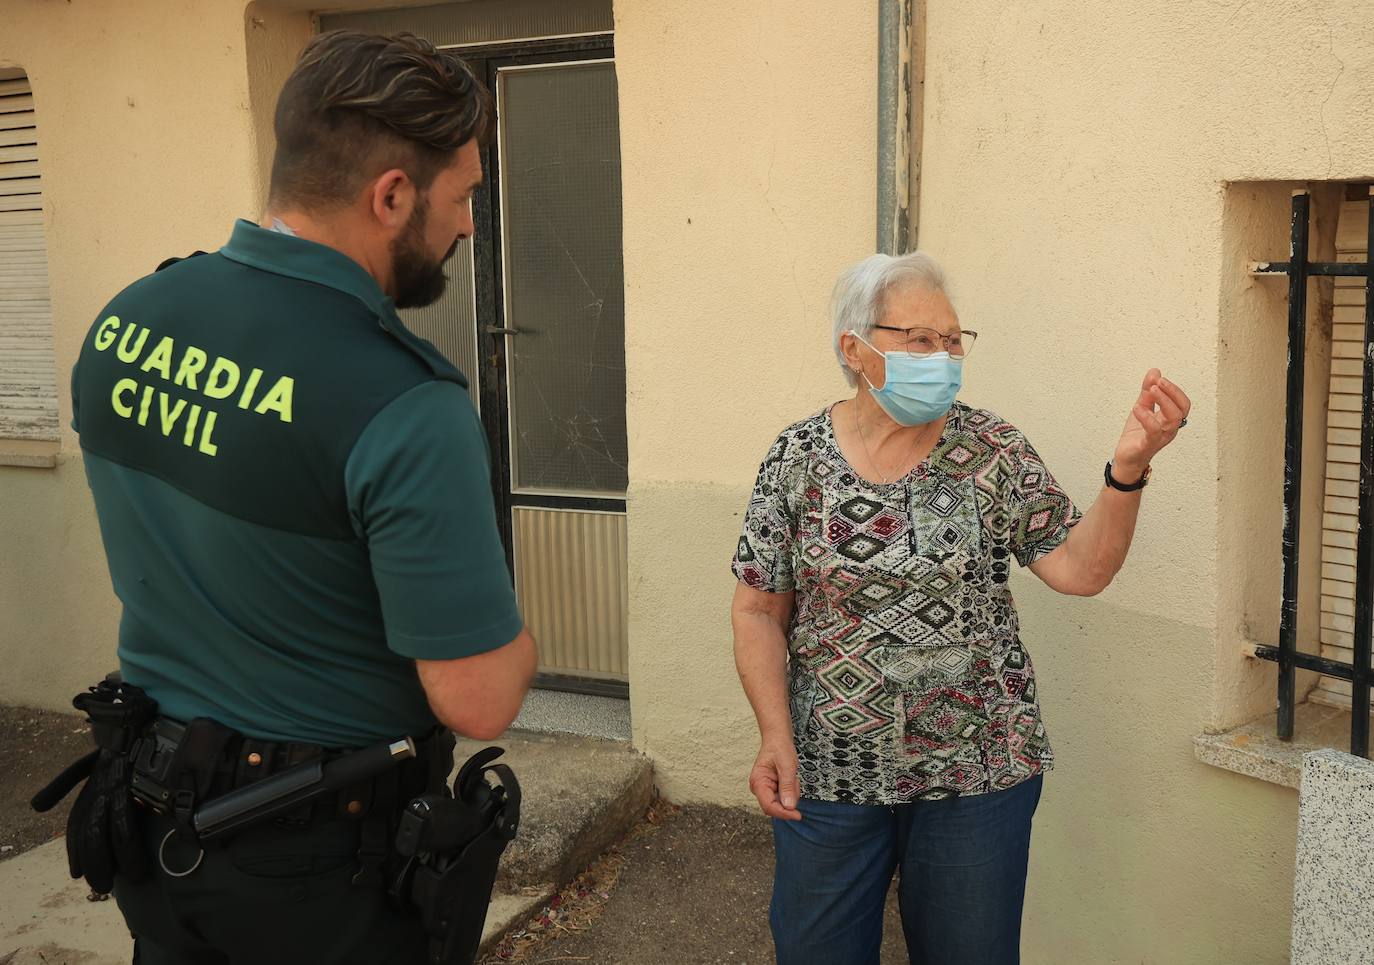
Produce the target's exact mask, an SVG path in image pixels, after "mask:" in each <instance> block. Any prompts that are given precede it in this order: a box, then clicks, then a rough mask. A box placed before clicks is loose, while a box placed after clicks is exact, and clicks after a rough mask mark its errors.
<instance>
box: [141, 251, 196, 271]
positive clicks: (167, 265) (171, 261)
mask: <svg viewBox="0 0 1374 965" xmlns="http://www.w3.org/2000/svg"><path fill="white" fill-rule="evenodd" d="M204 254H208V252H204V251H193V252H191V253H190V254H189V255H186V256H185V257H182V258H168V259H167V260H166V261H164V262H163V263H162V264H160V265H158V266H157V268H155V269H153V270H154V271H162V269H164V268H170V267H171V266H172V265H175V264H176V263H177V262H179V261H185V260H186V259H187V258H194V257H196V255H204Z"/></svg>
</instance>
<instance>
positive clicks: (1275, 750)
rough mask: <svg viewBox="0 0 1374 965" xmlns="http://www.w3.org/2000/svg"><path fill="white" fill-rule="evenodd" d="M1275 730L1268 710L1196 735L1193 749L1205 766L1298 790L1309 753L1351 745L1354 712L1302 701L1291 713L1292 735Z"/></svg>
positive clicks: (1276, 720) (1274, 716) (1275, 717)
mask: <svg viewBox="0 0 1374 965" xmlns="http://www.w3.org/2000/svg"><path fill="white" fill-rule="evenodd" d="M1277 734H1278V714H1277V713H1274V714H1266V715H1265V716H1263V717H1261V718H1259V719H1258V720H1252V721H1251V722H1250V723H1248V724H1245V725H1244V726H1242V727H1237V728H1236V729H1235V730H1229V731H1226V732H1225V733H1223V734H1202V735H1200V736H1198V737H1195V738H1194V739H1193V753H1194V754H1195V755H1196V756H1197V759H1198V760H1200V761H1202V762H1203V763H1204V764H1211V765H1212V766H1213V767H1220V768H1222V769H1223V770H1227V771H1235V772H1236V773H1237V774H1244V775H1246V776H1247V777H1253V778H1256V779H1257V780H1261V781H1268V782H1269V783H1270V784H1282V785H1283V786H1284V787H1291V788H1295V789H1296V788H1297V787H1298V785H1299V783H1300V782H1301V778H1302V766H1303V763H1302V762H1303V756H1304V755H1305V754H1310V753H1312V752H1313V751H1322V750H1327V749H1328V748H1333V747H1349V746H1350V711H1348V710H1342V709H1340V708H1337V707H1324V706H1321V705H1319V704H1313V703H1301V704H1298V706H1297V707H1296V708H1295V710H1294V714H1293V739H1292V740H1291V741H1281V740H1279V739H1278V737H1277V736H1276V735H1277Z"/></svg>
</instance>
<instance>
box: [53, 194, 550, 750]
mask: <svg viewBox="0 0 1374 965" xmlns="http://www.w3.org/2000/svg"><path fill="white" fill-rule="evenodd" d="M72 399H73V409H74V413H75V414H74V419H73V423H74V426H75V428H76V429H77V431H78V432H79V433H80V436H81V446H82V450H83V453H84V461H85V466H86V472H87V477H88V479H89V481H90V485H91V491H92V493H93V494H94V497H95V505H96V511H97V514H98V516H99V519H100V528H101V534H102V536H103V538H104V543H105V551H106V555H107V557H108V559H109V565H110V575H111V578H112V581H113V583H114V589H115V593H116V594H117V595H118V597H119V599H120V601H121V602H122V604H123V616H122V619H121V622H120V629H119V660H120V666H121V668H122V671H123V674H124V677H125V679H126V680H128V681H130V682H131V683H134V684H138V685H139V686H142V687H144V688H145V689H147V690H148V692H149V693H150V694H151V695H152V696H153V697H154V698H155V699H156V700H157V701H158V703H159V705H160V708H161V712H162V713H164V714H166V715H168V716H171V717H175V718H179V719H182V720H188V719H191V718H194V717H212V718H214V719H216V720H218V721H220V722H221V723H224V724H227V725H228V726H230V727H233V728H235V729H237V730H240V731H242V732H243V733H245V734H249V735H251V736H254V737H259V738H265V739H272V740H297V741H308V742H311V743H318V744H325V745H329V746H336V747H343V746H356V745H360V744H365V743H371V742H373V741H378V740H382V739H386V738H394V737H396V736H398V735H401V734H407V733H410V734H414V733H417V732H419V731H422V730H424V729H426V728H428V727H430V726H432V725H433V724H434V722H435V718H434V716H433V714H432V712H431V711H430V709H429V706H428V703H427V701H426V699H425V695H424V692H423V690H422V688H421V687H420V684H419V681H418V678H417V676H416V672H415V665H414V661H415V660H416V659H417V658H423V659H431V660H443V659H451V658H456V657H467V656H472V655H474V654H478V653H482V652H485V651H488V650H492V649H495V648H496V647H500V646H502V645H504V644H506V643H508V642H510V641H511V640H513V639H514V638H515V637H516V636H517V635H518V634H519V632H520V631H521V629H522V627H523V622H522V620H521V618H520V614H519V611H518V609H517V607H516V603H515V594H514V592H513V590H512V587H511V583H510V577H509V574H508V572H507V569H506V562H505V553H504V550H503V549H502V546H501V542H500V537H499V535H498V532H497V527H496V518H495V512H494V505H493V500H492V495H491V482H490V480H491V475H490V463H489V458H488V454H487V449H486V438H485V436H484V434H483V432H482V427H481V424H480V422H479V420H478V418H477V414H476V412H475V411H474V410H473V407H472V403H471V401H470V400H469V398H468V394H467V391H466V381H465V379H464V377H463V375H462V374H461V373H460V372H459V371H458V370H457V369H455V368H454V367H453V366H452V365H451V364H449V363H448V361H447V360H445V359H444V358H443V356H442V355H440V353H439V352H438V351H437V350H436V349H435V348H434V347H433V346H432V345H431V344H430V343H428V342H426V341H424V340H423V339H420V338H418V337H416V336H415V335H414V334H413V333H411V332H409V331H408V330H407V329H406V328H405V326H404V325H403V324H402V322H401V320H400V318H399V317H398V316H397V314H396V311H395V308H394V306H393V304H392V303H391V301H390V299H388V298H387V297H386V296H385V295H384V294H383V292H382V291H381V289H380V288H379V287H378V286H377V284H376V282H375V281H374V280H373V279H372V277H371V276H370V275H368V273H367V272H366V271H364V270H363V268H362V267H361V266H360V265H358V264H357V263H356V262H354V261H353V260H352V259H350V258H348V257H347V256H345V255H343V254H342V253H340V252H338V251H335V250H334V249H332V248H328V247H326V246H323V245H319V244H315V243H313V242H310V241H305V240H303V239H299V238H294V237H290V236H288V235H285V234H280V233H276V232H271V231H267V230H265V229H262V228H260V227H258V226H256V225H253V224H250V223H248V222H245V221H240V222H239V223H238V224H237V225H236V226H235V228H234V232H233V236H232V238H231V239H230V241H229V243H228V244H227V245H226V246H225V247H224V248H222V249H220V250H219V251H218V252H215V253H213V254H206V255H198V256H196V257H192V258H187V259H184V260H181V261H179V262H177V263H175V264H172V265H171V266H170V267H166V268H165V270H161V271H158V272H156V273H154V274H153V275H150V276H148V277H146V278H144V279H142V280H140V281H138V282H136V283H134V284H133V285H131V286H130V287H129V288H128V289H126V290H125V291H123V292H122V293H120V294H119V295H118V296H116V297H115V299H114V300H113V301H112V302H111V303H110V304H109V305H108V306H107V307H106V309H105V310H104V311H103V312H101V314H100V316H99V318H98V319H97V320H96V322H95V324H94V325H93V326H92V327H91V330H90V333H89V334H88V335H87V337H86V341H85V343H84V345H83V347H82V351H81V355H80V359H79V361H78V363H77V366H76V369H75V370H74V372H73V375H72Z"/></svg>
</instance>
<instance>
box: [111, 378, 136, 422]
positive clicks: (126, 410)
mask: <svg viewBox="0 0 1374 965" xmlns="http://www.w3.org/2000/svg"><path fill="white" fill-rule="evenodd" d="M137 391H138V383H137V382H135V381H134V380H133V379H120V380H119V381H118V382H116V383H115V386H114V391H113V392H111V393H110V404H111V405H113V406H114V410H115V412H117V413H118V414H119V415H120V416H121V417H123V418H125V419H132V418H133V415H134V404H133V403H132V402H125V401H124V400H123V399H121V398H120V396H122V395H123V394H124V393H126V392H128V393H131V394H132V393H136V392H137Z"/></svg>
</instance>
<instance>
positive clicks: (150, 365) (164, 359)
mask: <svg viewBox="0 0 1374 965" xmlns="http://www.w3.org/2000/svg"><path fill="white" fill-rule="evenodd" d="M172 348H173V344H172V337H171V336H170V335H164V336H163V337H162V341H160V342H158V343H157V347H156V348H155V349H153V350H152V351H151V352H149V353H148V357H147V358H146V359H144V360H143V364H142V365H140V366H139V368H141V369H142V370H143V371H145V372H152V371H153V370H157V372H158V374H159V375H161V376H162V377H163V378H164V379H170V378H171V377H172Z"/></svg>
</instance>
